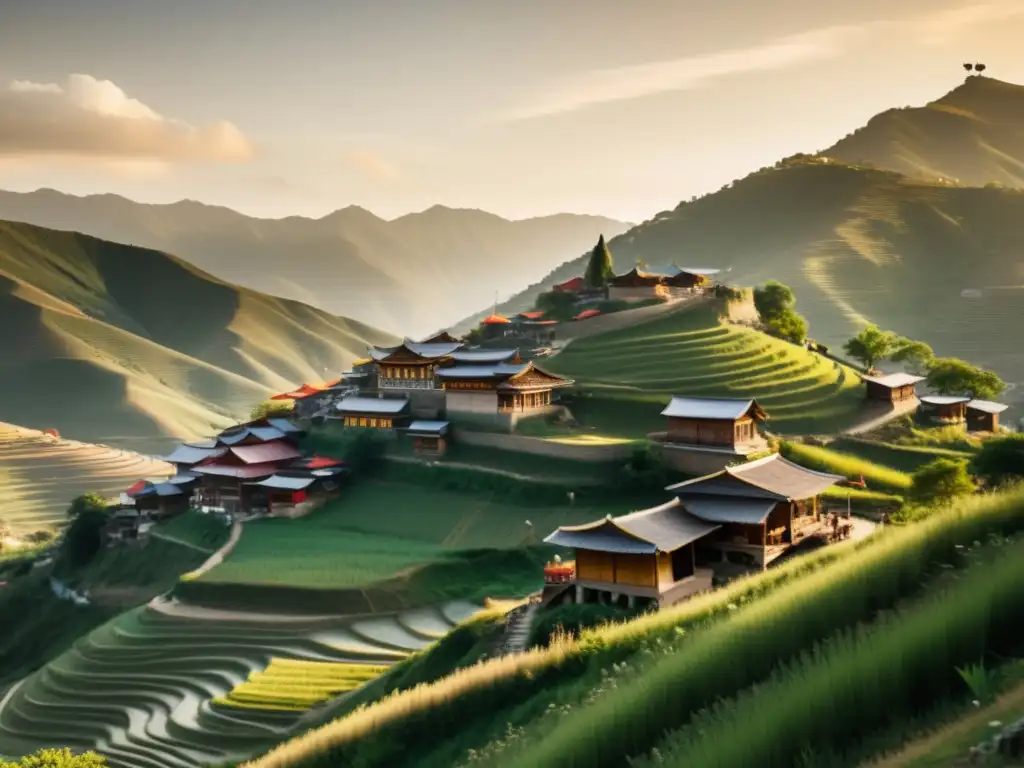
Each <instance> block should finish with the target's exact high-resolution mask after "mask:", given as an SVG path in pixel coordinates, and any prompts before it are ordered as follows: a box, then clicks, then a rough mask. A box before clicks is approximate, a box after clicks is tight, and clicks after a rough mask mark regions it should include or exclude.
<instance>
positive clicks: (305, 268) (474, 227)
mask: <svg viewBox="0 0 1024 768" xmlns="http://www.w3.org/2000/svg"><path fill="white" fill-rule="evenodd" d="M0 218H2V219H10V220H15V221H25V222H29V223H31V224H37V225H40V226H45V227H52V228H55V229H66V230H73V231H77V232H85V233H87V234H90V235H93V236H95V237H99V238H103V239H104V240H110V241H113V242H118V243H131V244H134V245H139V246H144V247H146V248H155V249H157V250H161V251H166V252H168V253H174V254H176V255H178V256H181V257H182V258H184V259H187V260H188V261H189V262H191V263H192V264H195V265H196V266H198V267H200V268H201V269H203V270H206V271H207V272H210V273H211V274H214V275H216V276H217V277H219V278H221V279H223V280H228V281H230V282H234V283H237V284H239V285H243V286H246V287H248V288H252V289H255V290H258V291H263V292H265V293H269V294H272V295H274V296H284V297H286V298H290V299H295V300H298V301H302V302H305V303H307V304H311V305H312V306H315V307H320V308H322V309H324V310H327V311H329V312H334V313H338V314H344V315H346V316H350V317H358V318H359V319H360V320H362V321H363V322H366V323H369V324H370V325H374V326H377V327H380V328H385V329H388V330H390V331H393V332H395V333H398V334H403V333H404V334H408V335H411V336H418V335H422V334H424V333H428V332H430V331H432V330H434V329H436V328H439V327H441V326H442V325H445V324H447V323H451V322H454V321H455V320H456V319H458V318H459V317H462V316H464V315H466V314H468V313H470V312H472V311H474V310H476V309H477V308H478V307H479V306H480V304H481V302H486V301H487V298H486V297H488V296H493V294H494V292H495V291H499V292H501V293H502V294H506V295H507V294H508V293H509V292H510V291H512V290H518V289H519V288H522V287H523V286H525V285H527V284H528V283H529V280H530V279H531V278H532V277H533V276H535V275H537V274H541V273H543V272H544V271H545V270H547V269H550V268H551V266H552V265H554V264H557V263H559V262H560V261H561V260H562V259H564V258H565V254H567V253H582V252H583V251H584V250H585V249H586V248H589V247H591V246H592V245H593V243H594V242H595V241H596V240H597V237H598V235H599V234H600V233H602V232H603V233H604V234H605V236H612V235H615V234H618V233H619V232H622V231H624V230H625V229H626V227H627V225H626V224H623V223H622V222H618V221H613V220H610V219H605V218H601V217H597V216H578V215H572V214H558V215H554V216H545V217H541V218H535V219H525V220H522V221H509V220H507V219H503V218H501V217H500V216H495V215H494V214H490V213H486V212H484V211H477V210H456V209H451V208H445V207H443V206H434V207H433V208H430V209H428V210H426V211H423V212H421V213H413V214H409V215H407V216H401V217H399V218H397V219H394V220H393V221H385V220H384V219H381V218H379V217H377V216H375V215H374V214H372V213H370V212H369V211H366V210H364V209H362V208H358V207H356V206H350V207H348V208H344V209H341V210H338V211H335V212H334V213H332V214H330V215H328V216H325V217H323V218H321V219H308V218H303V217H300V216H290V217H288V218H284V219H257V218H252V217H249V216H244V215H242V214H240V213H237V212H236V211H232V210H230V209H228V208H222V207H217V206H210V205H204V204H202V203H197V202H193V201H181V202H178V203H174V204H171V205H145V204H142V203H136V202H133V201H131V200H127V199H125V198H122V197H118V196H116V195H92V196H88V197H74V196H72V195H66V194H63V193H60V192H56V191H54V190H49V189H43V190H38V191H36V192H31V193H25V194H22V193H14V192H4V191H0Z"/></svg>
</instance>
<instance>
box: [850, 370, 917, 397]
mask: <svg viewBox="0 0 1024 768" xmlns="http://www.w3.org/2000/svg"><path fill="white" fill-rule="evenodd" d="M861 379H862V380H863V381H864V384H865V386H866V387H867V393H866V394H867V398H868V400H878V401H881V402H886V403H901V402H904V401H906V400H916V399H917V390H916V388H915V387H916V385H917V383H918V382H921V381H924V376H914V375H912V374H909V373H887V374H885V375H883V376H867V375H865V374H862V375H861Z"/></svg>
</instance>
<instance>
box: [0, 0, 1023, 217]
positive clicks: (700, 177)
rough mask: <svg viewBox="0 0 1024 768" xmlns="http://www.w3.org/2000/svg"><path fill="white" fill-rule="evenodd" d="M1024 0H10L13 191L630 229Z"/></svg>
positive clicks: (4, 63)
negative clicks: (591, 217)
mask: <svg viewBox="0 0 1024 768" xmlns="http://www.w3.org/2000/svg"><path fill="white" fill-rule="evenodd" d="M1022 38H1024V0H995V1H993V2H975V3H971V2H970V0H959V1H957V0H859V2H857V3H823V2H820V0H773V2H768V1H767V0H717V1H716V2H715V3H698V2H692V1H691V0H632V2H623V1H622V0H518V2H514V3H513V2H505V1H504V0H401V1H400V0H359V1H357V0H287V1H282V0H8V1H7V2H0V188H6V189H16V190H30V189H35V188H38V187H41V186H47V187H54V188H57V189H61V190H64V191H68V192H72V193H75V194H86V193H94V192H116V193H118V194H123V195H125V196H128V197H131V198H134V199H137V200H142V201H145V202H171V201H174V200H177V199H181V198H191V199H196V200H201V201H203V202H208V203H215V204H221V205H227V206H230V207H233V208H236V209H239V210H241V211H243V212H246V213H250V214H253V215H259V216H286V215H291V214H301V215H307V216H320V215H323V214H325V213H327V212H329V211H331V210H334V209H336V208H340V207H344V206H346V205H352V204H355V205H361V206H363V207H364V208H368V209H370V210H372V211H374V212H375V213H377V214H379V215H382V216H386V217H393V216H396V215H399V214H402V213H405V212H408V211H411V210H421V209H423V208H427V207H429V206H431V205H433V204H435V203H440V204H444V205H449V206H453V207H469V208H484V209H487V210H490V211H493V212H495V213H499V214H501V215H504V216H508V217H511V218H521V217H525V216H531V215H539V214H546V213H554V212H557V211H574V212H583V213H599V214H605V215H609V216H614V217H618V218H622V219H627V220H630V221H640V220H643V219H647V218H650V217H651V216H653V215H654V214H656V213H657V212H658V211H661V210H664V209H666V208H672V207H674V206H675V205H676V204H677V203H678V202H679V201H680V200H681V199H685V198H689V197H690V196H692V195H697V194H702V193H704V192H708V191H712V190H714V189H717V188H718V187H719V186H721V185H722V184H724V183H726V182H728V181H730V180H732V179H734V178H737V177H740V176H743V175H745V174H746V173H747V172H748V171H750V170H753V169H755V168H758V167H760V166H763V165H767V164H770V163H772V162H774V161H775V160H777V159H779V158H780V157H783V156H785V155H789V154H793V153H794V152H799V151H816V150H819V149H823V148H825V147H826V146H828V145H829V144H831V143H833V142H834V141H836V140H837V139H839V138H840V137H842V136H843V135H844V134H846V133H848V132H849V131H850V130H852V129H854V128H856V127H859V126H860V125H862V124H863V123H864V122H865V121H866V120H867V119H868V118H869V117H870V116H872V115H873V114H875V113H877V112H879V111H882V110H884V109H887V108H889V107H894V106H906V105H910V104H922V103H925V102H927V101H930V100H931V99H934V98H937V97H939V96H940V95H942V94H943V93H945V92H946V91H948V90H950V89H951V88H953V87H954V86H956V85H957V84H959V83H960V82H962V80H963V77H964V72H963V70H962V69H961V68H960V64H961V63H962V62H963V61H974V60H983V61H984V62H985V63H986V64H988V67H989V71H988V74H990V75H992V76H993V77H998V78H1001V79H1004V80H1011V81H1015V82H1024V57H1022V56H1021V55H1020V53H1019V51H1020V40H1021V39H1022Z"/></svg>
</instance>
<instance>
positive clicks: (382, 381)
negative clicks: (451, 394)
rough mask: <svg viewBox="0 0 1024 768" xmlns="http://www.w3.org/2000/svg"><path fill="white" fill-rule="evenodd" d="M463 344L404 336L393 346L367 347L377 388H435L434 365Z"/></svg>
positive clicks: (435, 367) (436, 365)
mask: <svg viewBox="0 0 1024 768" xmlns="http://www.w3.org/2000/svg"><path fill="white" fill-rule="evenodd" d="M463 346H464V345H463V344H462V342H459V341H443V342H416V341H411V340H409V339H406V340H404V341H403V342H402V343H401V344H399V345H398V346H395V347H374V348H372V349H371V350H370V357H371V359H372V360H373V361H374V368H375V372H376V383H377V388H378V389H396V390H407V389H435V388H436V387H437V383H436V378H435V375H434V374H435V373H436V371H437V367H438V366H439V365H440V364H441V362H442V361H443V360H446V359H447V358H448V356H449V355H451V354H452V352H455V351H456V350H458V349H462V347H463Z"/></svg>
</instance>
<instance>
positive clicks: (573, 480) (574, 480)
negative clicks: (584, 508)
mask: <svg viewBox="0 0 1024 768" xmlns="http://www.w3.org/2000/svg"><path fill="white" fill-rule="evenodd" d="M385 458H386V460H387V461H398V462H402V463H405V464H422V465H423V466H431V465H432V464H434V463H435V462H432V461H430V460H427V459H416V458H413V457H412V456H387V457H385ZM436 464H437V465H438V466H440V467H452V468H453V469H470V470H473V471H474V472H486V473H488V474H491V475H501V476H502V477H509V478H512V479H513V480H518V481H520V482H523V483H534V484H536V485H556V484H558V485H561V484H574V485H599V484H600V481H599V480H593V479H590V478H585V477H532V476H530V475H521V474H519V473H518V472H512V471H510V470H507V469H498V468H497V467H482V466H480V465H478V464H466V463H464V462H461V461H439V462H436Z"/></svg>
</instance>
